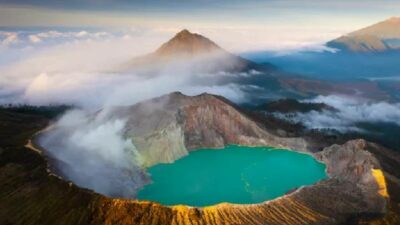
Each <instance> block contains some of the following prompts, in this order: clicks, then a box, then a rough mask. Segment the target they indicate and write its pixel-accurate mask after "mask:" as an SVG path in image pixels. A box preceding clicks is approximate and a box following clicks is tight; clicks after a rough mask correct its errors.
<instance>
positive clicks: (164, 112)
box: [109, 92, 307, 165]
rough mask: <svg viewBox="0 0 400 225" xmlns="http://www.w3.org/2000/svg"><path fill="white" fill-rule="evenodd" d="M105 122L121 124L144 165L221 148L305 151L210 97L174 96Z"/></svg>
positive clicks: (299, 142)
mask: <svg viewBox="0 0 400 225" xmlns="http://www.w3.org/2000/svg"><path fill="white" fill-rule="evenodd" d="M109 114H110V116H111V117H116V118H123V119H127V125H126V131H125V136H126V137H130V138H131V139H132V141H133V143H134V144H135V146H136V148H137V149H138V150H139V152H140V153H141V155H142V156H143V158H144V159H145V165H153V164H156V163H160V162H172V161H174V160H176V159H178V158H180V157H182V156H183V155H185V154H187V152H188V151H193V150H196V149H200V148H222V147H224V146H225V145H229V144H237V145H250V146H275V147H281V148H288V149H295V150H298V151H307V142H306V141H305V140H303V139H302V138H282V137H278V136H275V135H273V134H271V133H269V132H267V131H266V130H265V129H263V128H262V127H260V126H259V125H258V124H257V123H256V122H254V121H253V120H251V119H250V118H248V117H247V116H246V115H245V114H243V113H241V112H240V111H238V110H237V108H236V106H235V105H233V104H232V103H230V102H229V101H228V100H226V99H224V98H222V97H219V96H214V95H210V94H201V95H198V96H193V97H191V96H186V95H183V94H181V93H179V92H175V93H172V94H169V95H165V96H161V97H159V98H155V99H151V100H148V101H144V102H141V103H138V104H136V105H134V106H131V107H118V108H115V109H112V110H111V112H110V113H109Z"/></svg>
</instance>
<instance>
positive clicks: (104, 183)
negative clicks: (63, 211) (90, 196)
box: [40, 110, 147, 197]
mask: <svg viewBox="0 0 400 225" xmlns="http://www.w3.org/2000/svg"><path fill="white" fill-rule="evenodd" d="M124 128H125V121H124V120H121V119H114V120H109V119H107V112H105V111H102V112H101V113H98V114H96V116H95V117H93V116H89V115H87V114H85V113H84V112H82V111H78V110H73V111H70V112H68V113H66V114H65V115H64V116H63V117H62V118H61V119H60V120H59V121H58V122H57V123H56V124H54V126H53V127H52V129H51V130H50V131H48V132H46V133H45V134H44V135H42V136H41V137H40V143H41V145H42V146H43V147H45V149H46V154H47V155H49V156H50V158H51V160H52V162H53V163H56V170H57V171H59V173H60V174H61V175H62V176H63V177H64V178H66V179H68V180H72V181H73V182H74V183H76V184H77V185H79V186H81V187H85V188H89V189H92V190H96V191H97V192H99V193H102V194H105V195H108V196H116V197H134V196H135V195H136V191H137V190H138V189H139V188H141V187H142V186H143V185H144V184H145V183H146V182H147V181H146V180H147V178H146V175H145V173H144V172H143V171H142V169H141V167H140V166H141V160H140V156H139V154H138V153H137V151H136V148H135V146H134V145H133V144H132V142H131V140H130V139H129V138H125V137H124V136H123V133H124Z"/></svg>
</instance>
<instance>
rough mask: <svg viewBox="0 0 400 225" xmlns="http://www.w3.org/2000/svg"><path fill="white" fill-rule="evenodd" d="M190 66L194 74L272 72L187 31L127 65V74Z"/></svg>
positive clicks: (124, 66) (268, 67)
mask: <svg viewBox="0 0 400 225" xmlns="http://www.w3.org/2000/svg"><path fill="white" fill-rule="evenodd" d="M188 64H190V67H191V68H194V72H196V71H197V72H202V73H214V72H246V71H251V70H262V71H270V70H271V69H272V68H273V66H272V65H268V64H266V65H262V66H261V65H258V64H256V63H254V62H251V61H249V60H246V59H244V58H242V57H239V56H236V55H234V54H232V53H230V52H228V51H226V50H224V49H223V48H221V47H220V46H218V45H217V44H216V43H214V42H213V41H211V40H210V39H208V38H206V37H204V36H203V35H200V34H197V33H192V32H190V31H188V30H187V29H184V30H182V31H180V32H178V33H177V34H175V36H174V37H172V38H171V39H170V40H169V41H167V42H166V43H164V44H162V45H161V46H160V47H159V48H158V49H157V50H155V51H154V52H153V53H150V54H147V55H144V56H140V57H136V58H134V59H132V60H130V61H129V62H127V63H126V64H124V65H123V69H124V70H128V71H130V70H138V69H139V70H142V69H143V68H145V69H148V68H151V69H157V70H160V69H164V68H165V67H170V66H171V65H172V67H176V66H178V67H180V66H182V65H185V66H186V65H188Z"/></svg>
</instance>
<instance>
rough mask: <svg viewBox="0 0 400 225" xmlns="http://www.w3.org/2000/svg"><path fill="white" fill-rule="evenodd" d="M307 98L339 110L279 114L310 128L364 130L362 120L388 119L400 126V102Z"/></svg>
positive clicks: (342, 97)
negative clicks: (361, 127)
mask: <svg viewBox="0 0 400 225" xmlns="http://www.w3.org/2000/svg"><path fill="white" fill-rule="evenodd" d="M305 102H314V103H325V104H327V105H330V106H333V107H334V108H335V109H336V110H322V111H321V112H317V111H311V112H308V113H295V114H291V115H279V116H281V117H284V118H286V119H289V120H292V121H294V122H300V123H302V124H304V125H305V126H306V127H308V128H310V129H326V128H329V129H336V130H338V131H341V132H346V131H363V130H361V129H360V128H359V127H357V123H360V122H371V123H374V122H387V123H394V124H397V125H399V126H400V104H399V103H389V102H383V101H381V102H376V101H371V100H367V99H361V98H354V97H351V96H341V95H329V96H318V97H316V98H314V99H310V100H305Z"/></svg>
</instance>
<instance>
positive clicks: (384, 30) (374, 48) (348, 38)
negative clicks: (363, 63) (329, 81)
mask: <svg viewBox="0 0 400 225" xmlns="http://www.w3.org/2000/svg"><path fill="white" fill-rule="evenodd" d="M327 46H329V47H332V48H337V49H340V50H344V51H349V52H364V53H367V52H375V53H376V52H386V51H397V50H400V17H391V18H389V19H387V20H384V21H381V22H378V23H375V24H373V25H370V26H367V27H365V28H362V29H359V30H356V31H353V32H351V33H348V34H346V35H343V36H341V37H339V38H337V39H334V40H332V41H330V42H328V43H327Z"/></svg>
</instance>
